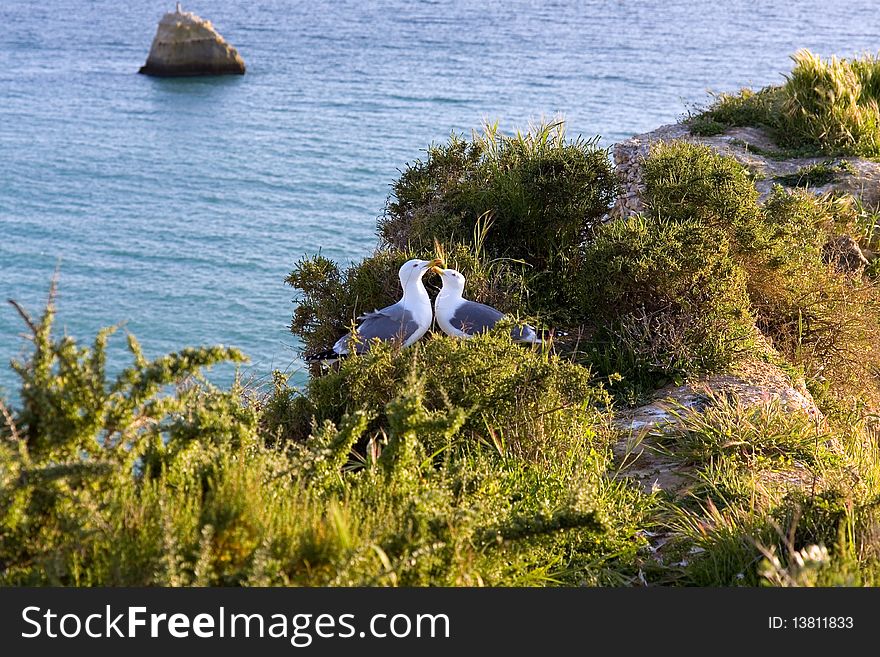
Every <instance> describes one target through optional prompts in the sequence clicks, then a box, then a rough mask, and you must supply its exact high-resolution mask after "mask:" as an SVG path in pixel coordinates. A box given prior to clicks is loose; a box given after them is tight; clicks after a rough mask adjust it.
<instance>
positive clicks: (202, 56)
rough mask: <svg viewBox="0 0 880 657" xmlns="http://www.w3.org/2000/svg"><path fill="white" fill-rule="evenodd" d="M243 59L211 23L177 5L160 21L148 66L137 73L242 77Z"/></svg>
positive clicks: (163, 75) (161, 75)
mask: <svg viewBox="0 0 880 657" xmlns="http://www.w3.org/2000/svg"><path fill="white" fill-rule="evenodd" d="M244 72H245V65H244V60H243V59H242V58H241V56H240V55H239V54H238V51H237V50H236V49H235V47H234V46H232V45H231V44H229V43H227V42H226V41H225V40H224V39H223V37H222V36H220V34H218V33H217V30H215V29H214V26H213V25H211V21H208V20H205V19H203V18H201V17H199V16H196V15H195V14H194V13H192V12H185V11H183V10H182V9H181V8H180V3H177V9H176V11H170V12H168V13H167V14H165V15H164V16H163V17H162V20H160V21H159V27H158V28H157V30H156V36H155V38H154V39H153V45H152V46H151V47H150V54H149V56H148V57H147V63H146V64H144V65H143V66H141V68H140V70H139V71H138V73H144V74H146V75H155V76H159V77H176V76H187V75H222V74H235V75H243V74H244Z"/></svg>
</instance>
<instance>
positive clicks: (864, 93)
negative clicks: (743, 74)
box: [688, 50, 880, 158]
mask: <svg viewBox="0 0 880 657" xmlns="http://www.w3.org/2000/svg"><path fill="white" fill-rule="evenodd" d="M792 60H793V61H794V67H793V68H792V71H791V73H789V74H788V75H787V76H786V81H785V83H784V84H782V85H780V86H772V87H765V88H763V89H761V90H759V91H752V90H749V89H743V90H741V91H740V92H739V93H738V94H721V95H719V96H717V97H716V98H715V100H714V102H713V103H712V104H711V105H710V106H709V107H708V109H706V110H705V111H704V112H701V113H698V114H696V115H694V116H691V117H690V118H689V119H688V125H689V127H690V129H691V131H692V132H693V133H694V134H700V135H714V134H719V133H721V132H724V131H725V130H726V129H728V128H730V127H733V126H758V127H763V128H765V129H767V130H768V131H769V133H770V135H771V136H772V137H773V138H774V140H775V141H776V143H777V144H778V145H779V146H780V147H781V148H782V149H786V150H789V151H797V152H800V153H802V154H812V155H860V156H863V157H869V158H876V157H878V156H880V112H878V105H877V103H878V100H880V95H878V94H880V85H878V82H877V81H878V79H880V73H878V71H880V62H878V60H877V58H876V57H874V56H873V55H866V56H864V57H861V58H857V59H839V58H837V57H831V58H829V59H822V58H820V57H818V56H817V55H815V54H813V53H811V52H809V51H807V50H800V51H798V52H797V53H795V54H794V55H793V56H792Z"/></svg>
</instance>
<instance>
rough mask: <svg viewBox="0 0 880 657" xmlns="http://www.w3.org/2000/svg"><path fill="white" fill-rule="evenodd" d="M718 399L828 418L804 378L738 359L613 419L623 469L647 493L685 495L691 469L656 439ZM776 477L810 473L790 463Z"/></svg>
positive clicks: (658, 393) (667, 389)
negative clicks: (796, 378)
mask: <svg viewBox="0 0 880 657" xmlns="http://www.w3.org/2000/svg"><path fill="white" fill-rule="evenodd" d="M719 402H722V403H731V404H736V405H739V406H740V407H742V408H753V407H757V406H761V405H767V404H778V405H779V407H780V409H781V410H783V411H785V412H789V413H804V414H806V415H807V416H808V417H810V418H812V419H813V420H815V422H816V423H817V425H821V424H822V423H824V421H825V418H824V416H823V415H822V413H821V411H819V409H818V408H817V407H816V403H815V402H814V401H813V397H812V395H810V392H809V391H808V390H807V387H806V385H805V384H804V382H803V381H792V380H791V378H790V377H789V376H788V375H787V374H786V373H785V372H783V371H782V370H781V369H780V368H779V367H778V366H776V365H773V364H771V363H767V362H764V361H762V360H758V359H756V360H752V361H748V362H745V363H740V364H739V365H737V366H736V367H735V368H734V369H733V370H731V371H730V372H726V373H723V374H710V375H706V376H702V377H700V378H699V379H696V380H694V381H692V382H690V383H687V384H684V385H678V386H676V385H669V386H666V387H665V388H661V389H660V390H658V391H656V392H655V393H654V395H653V399H652V401H651V402H650V403H648V404H645V405H643V406H640V407H638V408H632V409H625V410H623V411H621V412H619V413H618V414H617V417H616V418H615V419H614V422H613V426H614V428H615V429H616V430H617V432H618V440H617V442H616V444H615V445H614V453H615V455H616V456H617V457H618V459H619V460H620V461H621V462H622V463H624V464H625V467H624V469H623V474H624V475H625V476H627V477H630V478H631V479H633V480H634V481H636V482H637V483H638V484H639V485H640V486H641V487H642V488H643V489H644V490H645V491H646V492H651V491H653V490H658V489H659V490H664V491H667V492H669V493H672V494H681V493H682V492H683V491H684V490H685V489H686V487H687V485H688V482H689V480H690V470H691V468H688V467H685V466H683V465H682V464H681V462H679V461H677V460H676V459H675V458H674V457H673V456H672V455H671V454H667V453H665V452H664V450H662V449H657V442H658V439H660V438H662V436H663V435H664V434H666V435H669V434H674V433H675V432H677V431H680V430H681V425H682V418H684V417H686V416H687V415H688V414H691V413H703V412H705V411H706V409H708V408H709V407H710V406H711V405H713V404H717V403H719ZM774 476H775V477H776V478H778V479H779V478H784V479H787V480H790V481H788V483H791V484H797V483H798V482H802V481H804V477H806V474H805V473H804V472H802V471H800V470H799V469H798V468H792V469H789V470H786V471H784V472H781V473H777V474H775V475H774Z"/></svg>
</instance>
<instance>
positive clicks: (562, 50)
mask: <svg viewBox="0 0 880 657" xmlns="http://www.w3.org/2000/svg"><path fill="white" fill-rule="evenodd" d="M173 9H174V3H173V2H171V1H169V0H162V1H159V0H130V1H127V2H118V1H110V0H39V1H31V0H0V302H2V307H0V397H7V398H11V399H15V397H16V391H17V388H18V383H19V382H18V379H17V376H16V375H15V373H14V372H13V371H12V369H11V368H10V367H9V365H8V364H9V362H10V360H11V359H16V358H22V357H24V356H26V355H27V353H28V351H27V350H28V345H29V343H28V341H27V340H26V339H25V337H24V335H25V334H26V333H27V331H26V325H25V323H24V322H23V321H22V319H21V318H20V317H19V315H18V313H17V312H16V310H15V309H14V308H13V306H12V305H10V304H6V299H14V300H16V301H18V302H19V303H20V304H21V305H22V306H23V307H24V308H26V309H27V310H28V311H29V312H30V313H31V314H32V315H33V316H35V317H36V316H39V314H40V313H41V311H42V308H43V306H44V304H45V301H46V297H47V293H48V290H49V287H50V283H51V280H52V279H53V276H57V299H56V306H57V320H56V331H57V334H58V335H64V334H66V335H69V336H71V337H74V338H76V339H77V340H80V341H82V342H84V343H89V342H90V341H91V340H92V339H93V338H94V335H95V333H96V332H97V331H98V329H99V328H101V327H103V326H110V325H118V326H119V327H120V329H119V334H120V337H119V338H118V339H116V340H115V341H114V342H112V343H111V349H110V360H109V364H108V367H109V370H110V373H111V374H112V373H113V372H114V371H118V370H119V369H120V368H121V367H124V366H125V365H126V364H128V362H129V360H130V357H129V356H128V355H127V352H126V350H125V339H124V334H125V333H126V332H130V333H132V334H134V335H135V336H136V337H137V338H138V339H139V341H140V342H141V344H142V346H143V348H144V351H145V352H146V355H147V356H148V357H155V356H159V355H162V354H164V353H167V352H171V351H174V350H177V349H179V348H181V347H183V346H187V345H202V344H225V345H231V346H235V347H239V348H240V349H242V350H243V351H244V352H245V353H246V354H247V355H248V356H249V357H250V362H249V363H248V364H247V365H245V366H243V367H242V368H241V369H240V371H239V375H240V376H242V377H243V378H245V379H246V380H247V381H249V382H250V383H251V384H253V385H262V384H263V383H264V382H265V381H267V380H268V379H269V378H270V374H271V372H272V370H281V371H283V372H286V373H287V374H289V375H290V376H291V380H292V381H293V382H294V384H297V385H299V384H302V383H303V382H304V381H305V380H306V373H305V370H304V368H303V364H302V362H301V360H300V352H299V344H298V342H297V340H296V339H295V337H294V336H293V335H292V334H291V333H290V331H289V329H288V325H289V322H290V317H291V314H292V312H293V309H294V304H295V302H296V291H295V290H293V289H292V288H290V287H289V286H287V285H285V283H284V279H285V277H286V275H287V274H288V273H289V272H290V271H291V269H292V268H293V267H294V264H295V263H296V262H297V260H299V259H300V258H302V257H303V256H308V255H311V254H315V253H321V254H323V255H325V256H328V257H330V258H333V259H335V260H337V261H339V262H340V263H341V264H343V265H346V264H348V263H351V262H354V261H357V260H358V259H360V258H362V257H364V256H365V255H367V254H369V253H370V252H371V251H372V250H373V249H374V248H375V247H376V244H377V238H376V219H377V218H378V217H379V216H380V215H381V214H382V212H383V208H384V207H385V203H386V200H387V197H388V194H389V192H390V185H391V183H392V182H393V181H394V180H395V179H396V178H397V177H398V176H399V175H400V171H401V170H403V169H404V168H405V167H406V165H407V163H411V162H414V161H416V160H418V159H420V158H424V157H425V149H426V148H427V146H428V145H429V144H431V143H437V142H442V141H444V140H445V139H447V138H448V136H449V135H450V133H452V132H458V133H464V134H466V135H469V134H470V133H471V131H472V130H475V129H477V130H478V129H480V127H481V126H482V125H483V124H484V123H485V122H493V123H494V122H496V121H497V122H498V124H499V127H500V129H501V131H502V132H512V131H515V130H517V129H525V128H527V127H528V126H529V124H530V123H535V122H539V121H541V120H542V119H555V118H563V119H564V120H565V121H566V125H567V133H568V135H569V136H570V137H572V138H574V137H577V136H578V135H580V136H583V137H585V138H591V137H594V136H598V137H600V144H601V145H602V146H603V147H606V148H610V147H612V146H613V145H614V144H615V143H616V142H619V141H621V140H624V139H626V138H627V137H629V136H631V135H633V134H637V133H640V132H645V131H649V130H652V129H654V128H656V127H658V126H660V125H662V124H666V123H671V122H674V121H676V120H678V119H680V118H681V117H682V116H684V115H686V114H687V113H688V112H689V111H693V110H694V109H695V108H698V107H700V106H703V105H705V104H706V103H707V102H708V101H709V100H711V95H710V94H711V93H720V92H731V91H735V90H737V89H739V88H740V87H742V86H753V87H758V86H764V85H767V84H778V83H780V82H782V81H783V80H784V77H783V75H784V73H785V72H786V71H789V70H790V68H791V61H790V56H791V55H792V54H793V53H794V52H795V51H797V50H798V49H799V48H809V49H810V50H812V51H814V52H816V53H818V54H821V55H823V56H830V55H838V56H854V55H859V54H863V53H866V52H871V53H875V52H877V50H878V48H880V22H878V19H877V5H876V3H875V2H873V1H871V0H847V1H846V2H837V1H833V0H831V1H829V0H802V1H799V2H760V1H751V0H750V1H747V0H725V2H711V3H709V2H699V1H696V0H687V1H686V0H616V1H614V0H605V1H600V0H584V1H581V2H553V1H534V2H528V1H524V0H512V1H506V2H492V1H481V2H475V1H473V0H449V1H446V2H442V1H421V0H383V1H376V0H358V1H347V0H341V1H333V2H330V1H326V2H322V1H318V0H311V1H308V2H301V1H297V0H289V1H288V0H248V1H247V2H244V1H235V2H233V1H224V0H215V1H208V0H191V1H187V2H183V9H184V11H193V12H195V13H196V14H198V15H200V16H202V17H204V18H207V19H209V20H211V21H212V22H213V24H214V26H215V27H216V28H217V30H218V31H219V32H220V34H222V35H223V36H224V37H225V38H226V39H227V40H228V41H229V42H230V43H232V44H233V45H234V46H236V47H237V48H238V50H239V52H240V54H241V56H242V57H243V58H244V60H245V62H246V64H247V73H246V75H244V76H229V77H212V78H186V79H156V78H150V77H147V76H143V75H138V73H137V70H138V68H139V67H140V66H141V65H142V64H143V63H144V61H145V60H146V57H147V53H148V52H149V48H150V44H151V41H152V39H153V36H154V34H155V30H156V25H157V23H158V21H159V19H160V18H161V17H162V15H163V14H164V13H165V12H166V11H171V10H173ZM209 376H210V377H211V378H212V380H213V381H215V382H216V383H218V384H226V383H228V381H230V380H231V378H232V376H233V370H232V369H231V368H228V367H227V368H224V367H218V368H215V371H214V372H212V373H211V374H210V375H209Z"/></svg>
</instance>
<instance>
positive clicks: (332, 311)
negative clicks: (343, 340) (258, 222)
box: [285, 251, 417, 353]
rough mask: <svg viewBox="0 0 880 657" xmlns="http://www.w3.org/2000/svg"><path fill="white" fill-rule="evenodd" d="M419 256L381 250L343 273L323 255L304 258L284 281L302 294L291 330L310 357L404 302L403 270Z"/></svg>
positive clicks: (297, 300) (297, 301) (298, 299)
mask: <svg viewBox="0 0 880 657" xmlns="http://www.w3.org/2000/svg"><path fill="white" fill-rule="evenodd" d="M415 257H417V256H416V255H414V254H411V253H398V252H390V251H377V252H376V253H375V254H373V255H372V256H371V257H369V258H366V259H364V260H363V261H361V262H360V263H358V264H355V265H351V266H350V267H348V268H347V269H345V270H343V271H340V269H339V265H337V264H336V263H335V262H333V261H332V260H330V259H328V258H325V257H324V256H321V255H316V256H312V257H305V258H301V259H300V260H299V262H297V263H296V265H295V267H294V269H293V271H292V272H291V273H290V275H289V276H288V277H287V279H286V280H285V282H286V283H287V284H288V285H290V286H292V287H295V288H297V289H298V290H299V291H300V294H299V297H298V298H297V299H296V303H297V306H296V310H294V313H293V320H292V321H291V325H290V330H291V331H292V332H293V333H294V334H295V335H297V336H299V338H300V339H301V340H302V342H303V346H304V347H305V350H306V352H307V353H310V352H316V351H323V350H324V349H329V348H330V347H331V346H332V345H333V344H334V343H335V342H336V341H337V340H338V339H339V338H340V337H342V336H343V335H345V334H346V333H348V332H349V331H350V330H351V329H352V326H353V325H354V324H355V323H356V320H357V318H358V317H359V316H360V315H362V314H364V313H367V312H371V311H373V310H375V309H377V308H384V307H385V306H388V305H390V304H392V303H395V302H396V301H397V300H398V299H399V298H400V295H401V289H400V281H399V280H398V270H399V269H400V266H401V265H402V264H403V263H404V262H406V261H407V260H409V259H410V258H415Z"/></svg>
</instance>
